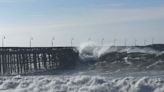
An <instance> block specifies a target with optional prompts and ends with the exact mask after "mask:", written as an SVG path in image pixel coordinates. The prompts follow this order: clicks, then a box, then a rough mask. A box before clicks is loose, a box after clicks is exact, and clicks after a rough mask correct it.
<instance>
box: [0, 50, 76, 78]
mask: <svg viewBox="0 0 164 92" xmlns="http://www.w3.org/2000/svg"><path fill="white" fill-rule="evenodd" d="M77 60H78V51H76V50H75V48H74V47H1V48H0V74H1V75H14V74H27V73H31V72H37V71H45V70H49V69H70V68H74V67H75V64H76V61H77Z"/></svg>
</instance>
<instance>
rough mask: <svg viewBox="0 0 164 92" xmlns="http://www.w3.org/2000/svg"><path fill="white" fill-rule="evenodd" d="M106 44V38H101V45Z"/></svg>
mask: <svg viewBox="0 0 164 92" xmlns="http://www.w3.org/2000/svg"><path fill="white" fill-rule="evenodd" d="M103 45H104V38H102V39H101V46H103Z"/></svg>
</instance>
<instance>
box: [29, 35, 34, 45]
mask: <svg viewBox="0 0 164 92" xmlns="http://www.w3.org/2000/svg"><path fill="white" fill-rule="evenodd" d="M32 40H34V38H33V37H31V38H30V47H31V46H32Z"/></svg>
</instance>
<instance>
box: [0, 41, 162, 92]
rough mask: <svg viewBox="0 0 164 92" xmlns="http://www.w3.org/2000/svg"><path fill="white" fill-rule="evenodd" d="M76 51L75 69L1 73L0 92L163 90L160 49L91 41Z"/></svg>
mask: <svg viewBox="0 0 164 92" xmlns="http://www.w3.org/2000/svg"><path fill="white" fill-rule="evenodd" d="M77 50H78V51H79V57H80V63H78V64H77V66H76V68H75V69H72V70H61V71H60V70H57V71H55V70H54V71H55V72H53V74H46V72H44V73H42V74H40V75H38V74H37V75H35V74H30V75H26V76H25V75H16V76H1V77H0V92H164V70H163V69H164V67H163V65H164V61H163V55H164V51H163V50H156V49H152V48H150V47H144V48H143V47H142V48H140V47H119V48H117V47H115V46H97V45H96V44H95V43H94V42H88V43H83V44H82V45H80V46H79V47H77ZM125 52H126V53H125ZM116 57H117V58H116Z"/></svg>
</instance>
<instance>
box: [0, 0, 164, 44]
mask: <svg viewBox="0 0 164 92" xmlns="http://www.w3.org/2000/svg"><path fill="white" fill-rule="evenodd" d="M2 35H5V37H6V39H5V46H29V40H30V37H33V38H34V40H33V41H32V46H51V39H52V38H53V37H55V41H54V44H55V45H57V46H61V45H62V46H65V45H70V40H71V38H72V37H73V38H74V40H73V44H74V45H78V44H79V43H82V42H86V41H87V40H88V38H91V40H92V41H95V42H96V43H98V44H99V43H100V41H101V39H102V38H104V39H105V40H104V43H105V44H111V43H113V39H117V42H116V43H117V44H118V45H121V44H124V39H128V42H127V43H128V44H129V45H132V44H134V39H137V44H143V40H144V39H145V40H147V44H149V43H151V39H152V38H154V42H155V43H164V0H0V37H1V38H2ZM0 42H1V40H0ZM0 46H1V45H0Z"/></svg>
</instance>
